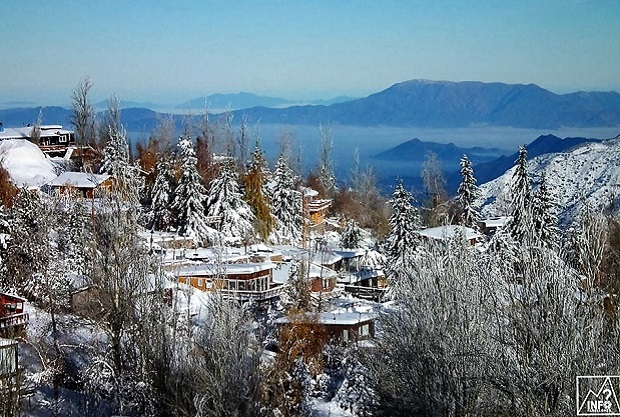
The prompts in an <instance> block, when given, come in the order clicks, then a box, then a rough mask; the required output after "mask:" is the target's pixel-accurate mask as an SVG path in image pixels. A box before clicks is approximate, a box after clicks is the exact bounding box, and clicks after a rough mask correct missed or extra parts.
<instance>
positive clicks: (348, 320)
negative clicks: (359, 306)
mask: <svg viewBox="0 0 620 417" xmlns="http://www.w3.org/2000/svg"><path fill="white" fill-rule="evenodd" d="M318 318H319V322H321V324H325V325H326V326H329V325H332V326H342V325H349V326H350V325H354V324H358V323H364V322H368V321H372V320H374V319H376V318H377V314H376V313H371V312H361V311H360V312H351V311H344V312H342V311H333V312H328V313H319V317H318Z"/></svg>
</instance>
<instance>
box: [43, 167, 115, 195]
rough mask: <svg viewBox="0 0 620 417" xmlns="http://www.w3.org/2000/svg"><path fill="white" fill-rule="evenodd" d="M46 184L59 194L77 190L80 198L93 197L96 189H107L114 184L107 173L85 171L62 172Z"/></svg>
mask: <svg viewBox="0 0 620 417" xmlns="http://www.w3.org/2000/svg"><path fill="white" fill-rule="evenodd" d="M47 185H48V186H49V187H50V188H51V189H52V190H54V191H56V192H58V193H60V194H69V193H74V192H77V195H78V196H80V197H82V198H90V199H92V198H94V197H95V195H96V194H97V192H98V191H105V190H107V191H109V190H111V189H112V188H113V186H114V178H112V177H111V176H110V175H107V174H89V173H86V172H63V173H62V174H60V175H59V176H58V177H56V178H55V179H53V180H52V181H50V182H48V183H47Z"/></svg>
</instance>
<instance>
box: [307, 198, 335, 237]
mask: <svg viewBox="0 0 620 417" xmlns="http://www.w3.org/2000/svg"><path fill="white" fill-rule="evenodd" d="M302 191H303V206H304V217H306V218H307V219H308V220H309V221H310V225H311V226H312V228H314V229H317V230H319V231H324V230H325V227H324V225H323V222H324V221H325V217H327V213H328V211H329V208H330V207H331V205H332V200H330V199H317V198H316V197H317V196H318V195H319V193H318V191H316V190H313V189H312V188H304V189H303V190H302Z"/></svg>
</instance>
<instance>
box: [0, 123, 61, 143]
mask: <svg viewBox="0 0 620 417" xmlns="http://www.w3.org/2000/svg"><path fill="white" fill-rule="evenodd" d="M33 128H34V126H24V127H5V128H4V130H2V131H0V140H5V139H28V138H30V137H31V136H32V129H33ZM40 128H41V129H40V131H39V134H40V136H41V137H42V138H46V137H51V136H59V135H67V134H71V133H73V131H72V130H65V129H63V128H62V126H61V125H42V126H40Z"/></svg>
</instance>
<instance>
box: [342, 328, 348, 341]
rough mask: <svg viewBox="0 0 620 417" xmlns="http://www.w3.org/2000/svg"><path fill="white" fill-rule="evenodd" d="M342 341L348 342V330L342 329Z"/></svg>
mask: <svg viewBox="0 0 620 417" xmlns="http://www.w3.org/2000/svg"><path fill="white" fill-rule="evenodd" d="M342 340H344V341H345V342H348V341H349V330H347V329H344V330H343V331H342Z"/></svg>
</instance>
